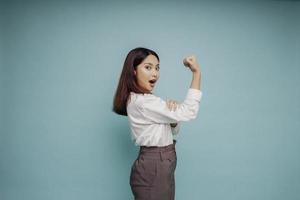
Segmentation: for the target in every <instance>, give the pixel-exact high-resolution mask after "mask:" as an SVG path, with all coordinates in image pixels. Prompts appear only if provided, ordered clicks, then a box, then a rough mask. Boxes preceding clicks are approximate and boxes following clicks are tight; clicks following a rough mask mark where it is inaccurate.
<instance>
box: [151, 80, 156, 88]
mask: <svg viewBox="0 0 300 200" xmlns="http://www.w3.org/2000/svg"><path fill="white" fill-rule="evenodd" d="M155 82H156V80H155V79H152V80H150V81H149V83H150V85H151V87H154V85H155Z"/></svg>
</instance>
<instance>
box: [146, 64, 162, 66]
mask: <svg viewBox="0 0 300 200" xmlns="http://www.w3.org/2000/svg"><path fill="white" fill-rule="evenodd" d="M144 64H150V65H152V66H153V64H152V63H144ZM156 66H159V64H157V65H156Z"/></svg>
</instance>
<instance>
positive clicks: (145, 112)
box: [127, 88, 202, 146]
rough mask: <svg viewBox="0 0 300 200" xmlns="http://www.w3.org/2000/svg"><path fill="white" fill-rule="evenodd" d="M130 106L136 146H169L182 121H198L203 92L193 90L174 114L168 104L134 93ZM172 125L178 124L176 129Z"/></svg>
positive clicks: (128, 113) (152, 95) (146, 94)
mask: <svg viewBox="0 0 300 200" xmlns="http://www.w3.org/2000/svg"><path fill="white" fill-rule="evenodd" d="M129 97H130V99H129V103H128V105H127V115H128V121H129V124H130V129H131V139H132V140H133V141H134V143H135V145H136V146H138V145H139V146H167V145H169V144H173V136H175V135H177V134H178V132H179V129H180V123H179V122H180V121H189V120H192V119H195V118H196V117H197V114H198V110H199V103H200V100H201V98H202V91H201V90H198V89H194V88H189V89H188V92H187V95H186V98H185V100H184V101H183V102H182V103H179V104H178V107H177V109H176V110H175V111H170V110H169V108H168V107H167V104H166V101H164V100H163V99H161V98H160V97H157V96H155V95H154V94H148V93H144V94H138V93H134V92H130V96H129ZM170 123H177V126H176V127H175V128H173V127H171V125H170Z"/></svg>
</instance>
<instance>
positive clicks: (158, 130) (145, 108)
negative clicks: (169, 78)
mask: <svg viewBox="0 0 300 200" xmlns="http://www.w3.org/2000/svg"><path fill="white" fill-rule="evenodd" d="M183 64H184V65H185V66H186V67H188V68H189V69H190V70H191V72H192V82H191V85H190V88H189V89H188V92H187V96H186V98H185V100H184V101H183V102H182V103H177V102H176V101H173V100H169V101H164V100H163V99H161V98H160V97H157V96H156V95H154V94H153V93H152V91H153V88H154V87H155V84H156V82H157V81H158V79H159V68H160V67H159V57H158V55H157V54H156V53H155V52H154V51H153V50H150V49H146V48H142V47H139V48H135V49H133V50H131V51H130V52H129V53H128V55H127V57H126V59H125V62H124V66H123V70H122V73H121V76H120V80H119V84H118V87H117V90H116V93H115V96H114V102H113V111H114V112H115V113H117V114H119V115H125V116H128V121H129V124H130V129H131V139H132V140H133V141H134V142H135V145H136V146H140V149H139V155H138V157H137V159H136V160H135V161H134V163H133V165H132V167H131V173H130V181H129V183H130V187H131V190H132V193H133V195H134V198H135V200H137V199H138V200H146V199H148V200H154V199H155V200H173V199H174V198H175V178H174V172H175V168H176V165H177V155H176V150H175V144H176V142H177V141H176V140H175V139H174V138H173V136H174V135H176V134H178V132H179V126H180V124H179V123H180V122H181V121H189V120H192V119H195V118H196V117H197V114H198V110H199V103H200V100H201V98H202V92H201V90H200V81H201V72H200V67H199V64H198V63H197V61H196V57H195V56H189V57H186V58H185V59H184V60H183Z"/></svg>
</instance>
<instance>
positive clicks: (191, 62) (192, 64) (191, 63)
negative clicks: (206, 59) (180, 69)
mask: <svg viewBox="0 0 300 200" xmlns="http://www.w3.org/2000/svg"><path fill="white" fill-rule="evenodd" d="M183 64H184V66H186V67H188V68H190V70H191V71H192V72H200V66H199V63H198V62H197V59H196V56H195V55H191V56H187V57H186V58H184V59H183Z"/></svg>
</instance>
